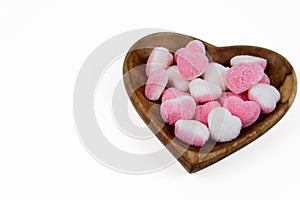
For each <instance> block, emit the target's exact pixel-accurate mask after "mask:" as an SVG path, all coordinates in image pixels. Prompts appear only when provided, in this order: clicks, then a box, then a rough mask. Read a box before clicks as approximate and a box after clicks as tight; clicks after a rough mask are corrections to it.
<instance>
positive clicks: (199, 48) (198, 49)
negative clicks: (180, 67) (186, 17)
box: [174, 40, 205, 62]
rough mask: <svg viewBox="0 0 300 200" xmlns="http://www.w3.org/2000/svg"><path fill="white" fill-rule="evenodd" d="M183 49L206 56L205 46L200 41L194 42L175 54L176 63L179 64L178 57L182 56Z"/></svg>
mask: <svg viewBox="0 0 300 200" xmlns="http://www.w3.org/2000/svg"><path fill="white" fill-rule="evenodd" d="M183 49H188V50H190V51H192V52H194V53H201V54H205V46H204V44H203V43H202V42H201V41H199V40H192V41H190V42H189V43H188V44H187V45H186V47H183V48H180V49H178V50H177V51H176V52H175V54H174V60H175V62H177V57H178V55H180V52H181V51H183Z"/></svg>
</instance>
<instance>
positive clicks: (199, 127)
mask: <svg viewBox="0 0 300 200" xmlns="http://www.w3.org/2000/svg"><path fill="white" fill-rule="evenodd" d="M174 133H175V136H176V137H177V138H178V139H180V140H181V141H183V142H185V143H187V144H190V145H194V146H197V147H199V146H202V145H204V144H205V143H206V141H207V140H208V138H209V130H208V128H207V126H205V125H204V124H202V123H201V122H198V121H196V120H178V121H177V122H176V123H175V131H174Z"/></svg>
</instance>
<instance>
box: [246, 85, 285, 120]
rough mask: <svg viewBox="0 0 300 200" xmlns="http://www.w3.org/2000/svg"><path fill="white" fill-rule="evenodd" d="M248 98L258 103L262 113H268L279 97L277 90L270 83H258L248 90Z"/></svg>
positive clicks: (272, 109) (273, 108)
mask: <svg viewBox="0 0 300 200" xmlns="http://www.w3.org/2000/svg"><path fill="white" fill-rule="evenodd" d="M248 98H249V99H250V100H252V101H255V102H256V103H258V105H259V106H260V108H261V111H262V113H264V114H268V113H270V112H272V111H274V110H275V108H276V103H277V102H278V101H279V99H280V93H279V91H278V90H277V89H276V88H275V87H274V86H272V85H268V84H263V83H259V84H256V85H254V86H253V87H252V88H250V90H249V91H248Z"/></svg>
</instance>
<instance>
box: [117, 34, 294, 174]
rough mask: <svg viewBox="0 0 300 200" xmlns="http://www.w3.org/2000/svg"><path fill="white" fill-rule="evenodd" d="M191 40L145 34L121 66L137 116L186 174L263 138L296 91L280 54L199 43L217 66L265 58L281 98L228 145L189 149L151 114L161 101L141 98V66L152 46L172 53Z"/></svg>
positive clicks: (290, 71)
mask: <svg viewBox="0 0 300 200" xmlns="http://www.w3.org/2000/svg"><path fill="white" fill-rule="evenodd" d="M195 39H197V38H194V37H190V36H187V35H182V34H178V33H169V32H164V33H155V34H152V35H148V36H146V37H144V38H142V39H140V40H139V41H137V42H136V43H135V44H134V45H133V46H132V47H131V49H130V50H129V51H128V53H127V55H126V58H125V60H124V66H123V79H124V83H125V87H126V90H127V93H128V95H129V96H130V99H131V102H132V104H133V105H134V107H135V109H136V110H137V112H138V113H139V115H140V117H141V118H142V119H143V120H144V122H145V123H146V124H147V125H148V127H149V128H150V129H151V130H152V132H153V133H155V135H156V136H157V138H158V139H159V140H160V141H161V142H162V143H163V144H164V145H165V146H166V147H167V148H168V150H169V151H170V152H171V153H172V154H173V155H174V156H175V158H177V159H178V161H179V162H180V163H181V164H182V165H183V166H184V168H185V169H186V170H187V171H188V172H190V173H192V172H196V171H198V170H200V169H203V168H205V167H207V166H209V165H211V164H213V163H215V162H217V161H219V160H221V159H222V158H225V157H226V156H228V155H230V154H232V153H234V152H235V151H237V150H239V149H240V148H242V147H244V146H246V145H247V144H249V143H251V142H252V141H254V140H255V139H257V138H258V137H260V136H261V135H263V134H264V133H265V132H266V131H268V130H269V129H270V128H271V127H272V126H274V125H275V124H276V123H277V122H278V121H279V120H280V119H281V118H282V117H283V116H284V114H285V113H286V112H287V111H288V109H289V108H290V106H291V105H292V103H293V101H294V98H295V95H296V91H297V80H296V74H295V72H294V69H293V67H292V65H291V64H290V63H289V62H288V61H287V60H286V59H285V58H284V57H283V56H281V55H280V54H278V53H276V52H274V51H271V50H268V49H265V48H261V47H255V46H228V47H216V46H213V45H211V44H209V43H207V42H204V41H202V42H203V43H204V45H205V47H206V51H207V56H208V57H209V59H210V61H214V62H218V63H221V64H223V65H224V66H230V63H229V61H230V59H231V58H232V57H233V56H235V55H253V56H259V57H262V58H265V59H267V60H268V66H267V68H266V71H265V72H266V73H267V74H268V76H269V77H270V80H271V84H272V85H273V86H275V87H276V88H277V89H278V90H279V91H280V94H281V99H280V101H279V102H278V104H277V108H276V110H275V111H274V112H272V113H270V114H268V115H261V116H260V118H259V119H258V120H257V121H256V122H255V123H254V124H253V125H251V126H250V127H247V128H244V129H242V131H241V133H240V135H239V137H238V138H237V139H235V140H233V141H231V142H226V143H215V142H214V141H211V140H209V141H208V142H207V144H206V145H204V146H203V147H201V148H200V147H194V146H189V145H187V144H185V143H183V142H181V141H180V140H178V139H176V138H175V136H174V133H173V131H174V127H173V126H170V125H168V124H164V123H163V121H162V119H161V116H160V114H159V109H156V110H155V109H154V111H153V109H152V111H151V112H150V108H152V106H156V108H159V105H160V103H161V101H160V100H159V101H155V102H152V101H149V100H148V99H147V98H146V97H145V95H144V88H145V83H146V80H147V77H146V74H145V65H146V62H147V59H148V56H149V54H150V52H151V51H152V49H153V48H154V47H157V46H162V47H166V48H168V49H169V50H170V52H172V53H174V52H175V51H176V50H177V49H179V48H181V47H184V46H185V45H186V44H187V43H188V42H189V41H191V40H195ZM161 124H163V126H161Z"/></svg>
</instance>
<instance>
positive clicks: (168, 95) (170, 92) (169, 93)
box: [161, 87, 190, 102]
mask: <svg viewBox="0 0 300 200" xmlns="http://www.w3.org/2000/svg"><path fill="white" fill-rule="evenodd" d="M180 96H190V94H189V93H187V92H182V91H180V90H178V89H176V88H173V87H172V88H168V89H166V90H165V91H164V92H163V94H162V97H161V101H162V102H164V101H166V100H169V99H175V98H177V97H180Z"/></svg>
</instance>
